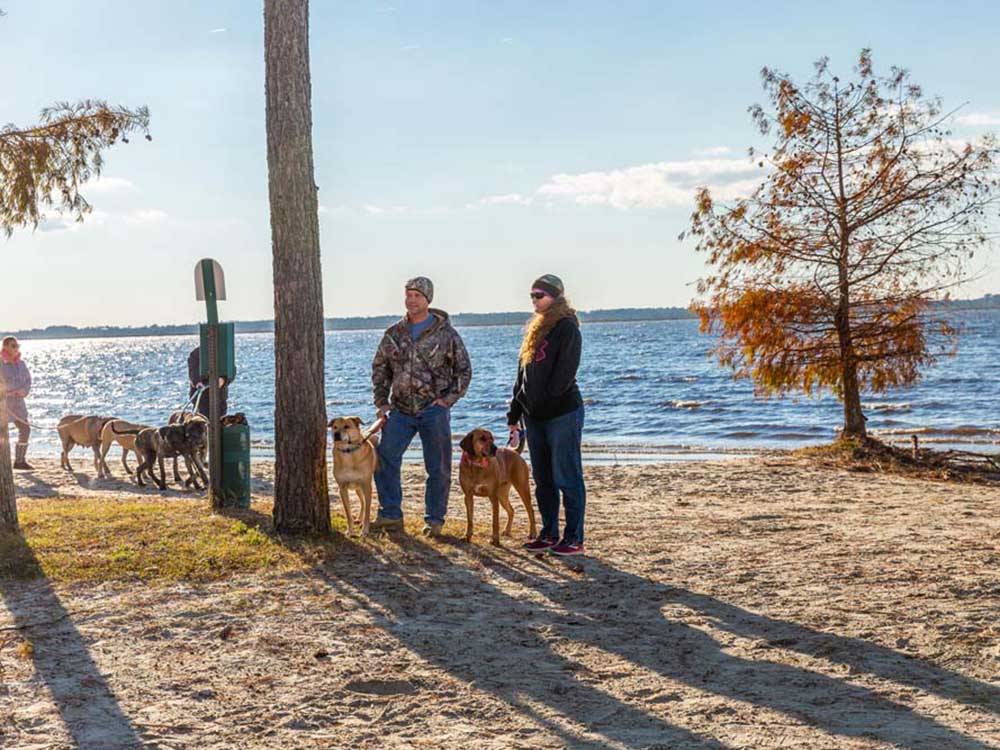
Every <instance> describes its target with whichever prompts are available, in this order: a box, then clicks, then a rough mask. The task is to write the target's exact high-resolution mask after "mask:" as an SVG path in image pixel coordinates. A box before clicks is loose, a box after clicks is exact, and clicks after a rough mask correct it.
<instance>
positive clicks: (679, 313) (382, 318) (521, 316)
mask: <svg viewBox="0 0 1000 750" xmlns="http://www.w3.org/2000/svg"><path fill="white" fill-rule="evenodd" d="M938 307H940V308H943V309H946V310H955V311H963V312H964V311H976V310H980V311H985V310H997V309H1000V294H987V295H986V296H985V297H979V298H977V299H969V300H949V301H946V302H939V303H938ZM530 315H531V313H530V312H528V311H524V312H502V313H458V314H456V315H453V316H451V320H452V323H453V324H454V325H456V326H458V327H461V328H486V327H496V326H511V325H517V326H521V325H524V323H525V322H526V321H527V320H528V317H529V316H530ZM399 318H400V316H399V315H373V316H367V317H357V318H327V319H326V320H325V321H324V327H325V330H327V331H380V330H384V329H385V328H387V327H388V326H390V325H392V324H393V323H395V322H396V321H397V320H399ZM580 318H581V320H582V321H583V322H584V323H651V322H658V321H664V320H694V319H697V316H696V315H695V314H694V313H692V312H691V311H690V310H688V309H686V308H683V307H636V308H615V309H609V310H591V311H583V312H581V313H580ZM235 326H236V333H238V334H242V333H274V321H273V320H247V321H235ZM0 333H3V334H4V335H7V334H6V332H3V331H0ZM197 333H198V324H197V323H186V324H179V325H164V326H161V325H150V326H134V327H123V326H85V327H82V328H78V327H76V326H47V327H46V328H32V329H27V330H21V331H12V332H11V333H10V335H13V336H17V338H19V339H23V340H25V341H31V340H43V339H99V338H139V337H143V336H194V335H196V334H197Z"/></svg>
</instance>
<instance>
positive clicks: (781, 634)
mask: <svg viewBox="0 0 1000 750" xmlns="http://www.w3.org/2000/svg"><path fill="white" fill-rule="evenodd" d="M399 543H400V544H401V546H402V547H403V548H404V550H406V552H407V553H409V555H410V556H411V557H412V558H413V561H412V563H411V564H410V565H407V566H401V565H398V564H394V563H391V562H387V561H385V560H384V559H382V558H379V557H376V556H375V555H373V554H372V553H371V551H370V550H369V549H368V548H366V547H364V546H362V545H357V544H353V543H350V542H348V543H347V544H345V546H344V548H343V549H342V552H341V555H340V556H339V557H338V559H337V560H336V561H334V562H333V563H331V564H330V565H328V566H327V568H326V569H325V570H324V571H323V575H324V577H325V578H326V580H327V581H328V583H330V584H331V585H332V586H334V587H335V588H337V589H338V591H341V592H342V593H345V594H347V595H351V589H354V590H355V591H356V592H357V594H360V596H357V595H355V598H356V600H357V601H358V602H361V603H364V604H366V606H368V607H369V609H370V611H371V612H372V614H373V616H374V617H375V620H376V622H377V623H378V624H379V625H380V626H381V627H383V628H384V629H385V630H386V631H388V632H390V633H391V634H393V635H394V636H395V637H397V638H398V639H399V640H400V641H401V642H402V643H403V644H405V646H406V647H407V648H409V649H410V650H412V651H413V652H415V653H417V654H419V655H420V656H422V657H423V658H425V659H427V660H429V661H430V662H432V663H434V664H436V665H438V666H439V667H441V668H442V669H444V670H446V671H447V672H448V673H450V674H452V675H453V676H455V677H456V678H458V679H460V680H463V681H465V682H467V683H475V685H476V687H477V688H480V689H484V690H489V691H490V692H492V693H493V694H494V695H496V696H497V697H499V698H501V699H503V700H504V701H506V702H507V703H508V704H510V705H511V706H512V707H513V708H515V709H516V710H518V711H519V712H521V713H522V714H523V715H525V716H529V717H531V718H532V719H533V720H535V721H536V722H538V723H539V724H542V725H544V726H546V727H547V728H548V729H549V730H550V731H552V732H553V733H555V734H557V735H559V736H561V737H562V738H563V739H564V740H565V741H567V742H568V743H569V744H570V745H571V746H572V747H604V746H606V742H605V741H610V742H617V743H621V744H624V745H625V746H628V747H640V746H648V737H649V730H651V729H654V730H655V732H656V734H657V736H658V737H659V740H658V741H659V742H661V743H663V746H664V747H685V748H688V747H690V748H720V747H724V745H723V744H721V743H720V742H718V741H716V740H714V739H712V738H709V737H702V736H698V735H696V734H693V733H691V732H690V731H688V730H686V729H684V728H681V727H677V726H674V725H671V724H669V723H667V722H666V721H665V720H664V719H663V718H661V716H660V715H657V713H654V712H653V710H654V709H652V707H651V706H649V704H645V705H646V706H647V708H646V709H645V710H644V708H642V707H640V706H641V705H643V704H644V701H643V699H642V698H637V699H636V702H634V703H628V702H625V701H623V700H620V699H618V698H616V697H614V696H612V695H610V694H609V693H607V692H605V691H603V690H601V689H600V687H598V686H597V684H596V681H595V680H594V679H591V680H590V681H589V682H588V681H584V679H583V678H582V677H581V676H578V673H579V672H581V670H582V671H583V672H586V670H585V668H583V667H582V665H580V664H579V663H577V662H575V661H573V660H571V659H570V658H567V657H565V656H563V655H561V654H560V653H557V652H556V651H555V650H553V647H552V645H551V644H552V642H553V641H561V642H563V643H565V644H569V646H570V647H572V646H574V645H575V646H582V647H585V648H589V649H592V650H600V651H604V652H606V653H608V654H610V655H613V656H615V657H619V658H621V659H624V660H626V661H628V662H630V663H631V664H633V665H635V666H636V667H638V668H639V671H637V674H638V675H641V673H642V671H646V672H651V673H655V674H657V675H660V676H662V677H665V678H667V679H669V680H671V681H675V682H679V683H685V684H688V685H690V686H691V687H693V688H695V689H697V690H699V691H702V692H704V693H710V694H714V695H717V696H722V697H726V698H731V699H734V700H738V701H741V702H744V703H747V704H751V705H755V706H758V707H760V708H762V709H768V710H772V711H776V712H779V713H782V714H784V715H786V716H790V717H792V718H793V719H794V720H797V721H799V722H802V723H805V724H808V725H811V726H813V727H816V728H818V729H820V730H822V731H824V732H826V733H829V734H831V735H835V736H840V737H844V738H862V737H864V738H871V739H875V740H879V741H882V742H886V743H890V744H892V745H893V746H895V747H900V748H911V749H912V750H918V749H920V750H924V749H926V750H930V749H931V748H933V749H934V750H944V749H945V748H949V749H950V748H961V749H963V750H986V749H987V748H988V747H989V746H988V745H986V744H984V743H982V742H980V741H978V740H975V739H973V738H970V737H967V736H965V735H963V734H961V733H960V732H957V731H955V730H953V729H951V728H950V727H947V726H945V725H943V724H941V723H939V722H937V721H935V720H934V719H933V718H930V717H928V716H926V715H922V714H920V713H917V712H916V711H914V710H913V709H912V708H910V707H909V706H906V705H903V704H901V703H898V702H895V701H893V700H890V699H888V698H886V697H885V696H883V695H880V694H879V693H877V692H875V691H873V690H871V689H869V688H866V687H863V686H859V685H855V684H851V683H850V682H849V681H848V680H845V679H838V678H834V677H831V676H829V675H827V674H824V673H822V672H819V671H813V670H809V669H806V668H802V667H797V666H791V665H787V664H781V663H778V662H775V661H768V660H767V659H766V657H762V658H760V659H747V658H742V657H740V656H735V655H732V654H729V653H726V651H725V650H724V648H723V646H722V644H720V643H719V642H718V641H717V640H715V639H714V638H712V637H711V636H709V635H708V634H707V633H705V632H703V631H702V630H700V629H698V628H696V627H693V626H691V625H688V624H686V623H684V622H678V621H672V620H670V619H669V618H668V617H666V616H664V614H663V612H662V610H663V608H664V607H666V606H669V605H681V606H684V607H686V608H688V609H690V610H693V611H695V612H697V613H699V614H700V615H701V616H703V617H705V618H709V619H711V620H712V621H713V623H714V624H715V625H716V626H717V627H719V628H721V629H723V630H726V631H728V632H730V633H733V634H736V635H739V636H741V637H744V638H753V639H759V640H760V641H761V642H762V643H763V644H764V652H765V653H766V650H767V649H768V648H779V647H780V648H790V649H793V650H797V651H799V652H801V653H805V654H811V655H814V656H818V657H822V658H825V659H827V660H831V661H834V662H838V663H841V664H847V665H850V667H851V668H852V669H853V670H856V671H865V672H869V673H872V674H875V675H877V676H878V677H881V678H884V679H887V680H892V681H894V682H897V683H900V684H903V685H907V686H912V687H915V688H919V689H922V690H926V691H928V692H933V693H936V694H938V695H942V696H943V697H946V698H949V699H951V700H955V701H959V702H964V703H969V704H974V705H976V706H980V707H984V708H988V709H990V710H992V711H996V710H997V708H998V706H1000V697H998V695H1000V692H998V690H997V688H995V687H993V686H991V685H988V684H986V683H981V682H977V681H975V680H972V679H969V678H967V677H964V676H963V675H960V674H958V673H955V672H950V671H948V670H945V669H941V668H939V667H937V666H935V665H933V664H931V663H929V662H925V661H920V660H916V659H911V658H908V657H906V656H904V655H902V654H898V653H896V652H893V651H892V650H891V649H886V648H883V647H879V646H876V645H873V644H869V643H867V642H865V641H860V640H858V639H851V638H842V637H839V636H836V635H831V634H828V633H823V632H821V631H814V630H810V629H809V628H806V627H803V626H800V625H797V624H795V623H788V622H783V621H780V620H774V619H770V618H766V617H762V616H759V615H755V614H753V613H751V612H747V611H746V610H742V609H740V608H739V607H734V606H732V605H729V604H727V603H725V602H722V601H719V600H717V599H714V598H712V597H708V596H704V595H701V594H696V593H693V592H689V591H685V590H684V589H680V588H676V587H671V586H666V585H663V584H659V583H656V582H655V581H651V580H649V579H647V578H644V577H641V576H636V575H633V574H631V573H627V572H624V571H621V570H618V569H616V568H614V567H612V566H609V565H607V564H606V563H602V562H600V561H597V560H588V561H586V562H585V563H584V565H583V566H582V567H581V569H580V570H578V571H572V570H570V569H567V568H564V567H562V566H552V565H551V564H547V563H539V562H537V561H535V560H534V559H533V558H531V557H527V556H525V555H521V554H517V553H510V552H494V551H492V550H482V549H480V548H470V552H469V558H470V559H469V560H468V562H470V563H472V564H473V567H476V563H478V565H481V566H482V567H483V568H485V569H486V570H487V571H488V572H487V574H486V575H480V574H478V573H476V572H475V571H474V570H472V569H470V568H469V567H468V566H467V565H466V564H464V563H465V562H466V561H460V562H458V563H456V562H454V561H452V560H451V559H449V558H448V557H447V556H446V555H444V554H442V553H440V552H438V551H437V550H435V549H434V548H433V547H431V546H429V545H427V544H425V543H423V542H422V541H420V540H418V539H415V538H412V537H403V538H401V539H400V540H399ZM542 565H545V566H546V570H547V572H548V575H545V576H543V575H540V573H541V572H542V569H541V567H540V566H542ZM489 573H492V574H494V575H496V576H500V577H502V578H506V579H508V580H510V581H513V582H516V583H517V584H519V585H522V586H527V587H529V588H531V589H533V590H534V592H535V593H536V594H537V595H538V596H536V597H532V598H531V599H528V598H515V597H512V596H510V595H509V594H508V593H506V592H504V591H503V590H502V589H501V588H500V587H499V586H497V585H496V584H494V583H490V580H489V579H490V577H491V576H490V575H489ZM539 598H540V599H542V601H541V602H540V601H538V599H539ZM487 603H488V604H489V606H484V605H485V604H487ZM498 610H500V611H504V612H508V613H509V616H508V618H507V621H506V622H505V623H504V626H505V627H504V628H503V631H504V632H505V635H506V636H509V637H510V638H516V639H517V640H518V642H519V643H520V644H521V646H522V648H523V650H524V653H525V654H526V656H525V662H524V663H523V664H521V665H520V668H519V669H514V670H511V669H510V665H509V663H507V664H502V663H501V662H498V660H497V659H496V654H497V651H498V650H499V649H503V648H504V646H505V644H504V643H503V642H501V643H498V642H497V641H496V638H495V637H494V636H493V635H492V634H493V633H495V629H486V628H480V627H477V624H479V623H482V618H483V614H484V612H487V611H489V612H496V611H498ZM581 625H588V626H591V627H581ZM539 630H543V631H544V632H545V633H547V637H546V638H542V637H541V636H540V635H539V632H538V631H539ZM553 676H556V677H558V679H557V680H553V679H541V677H548V678H551V677H553ZM532 704H534V705H535V706H539V705H541V706H545V707H546V708H547V709H548V711H550V712H552V713H556V714H561V715H562V716H563V717H565V719H568V720H569V721H570V722H572V723H573V724H576V725H577V726H581V727H586V728H587V730H588V731H589V732H590V733H591V734H595V735H598V736H599V737H601V738H602V741H595V740H588V739H584V738H583V737H581V736H579V735H577V734H576V733H575V732H574V731H572V730H570V729H567V728H565V727H564V726H563V725H562V723H561V722H560V723H555V722H553V721H552V720H550V719H547V718H545V717H543V716H541V715H539V712H538V711H537V710H536V709H535V708H532ZM656 710H657V711H658V713H660V714H663V715H666V714H667V712H668V711H669V708H666V707H663V706H662V705H661V706H660V707H659V708H658V709H656ZM632 730H643V731H641V732H639V731H632Z"/></svg>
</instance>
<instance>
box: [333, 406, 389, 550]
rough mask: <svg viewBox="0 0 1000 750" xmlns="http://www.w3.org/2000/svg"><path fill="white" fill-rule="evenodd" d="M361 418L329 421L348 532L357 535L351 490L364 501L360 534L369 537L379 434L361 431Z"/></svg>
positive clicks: (362, 502) (335, 474) (341, 418)
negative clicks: (355, 532) (352, 510)
mask: <svg viewBox="0 0 1000 750" xmlns="http://www.w3.org/2000/svg"><path fill="white" fill-rule="evenodd" d="M362 424H363V422H362V421H361V417H338V418H337V419H331V420H330V429H331V430H333V478H334V479H336V480H337V486H338V487H339V488H340V501H341V502H342V503H343V504H344V515H345V516H346V517H347V533H348V534H349V535H350V536H354V519H353V518H352V517H351V497H350V490H352V489H353V490H354V491H355V492H356V493H357V495H358V498H359V499H360V500H361V535H362V536H368V530H369V525H370V523H371V521H370V519H371V510H372V479H373V477H374V476H375V469H376V468H378V453H377V452H376V451H375V446H376V445H378V437H377V436H372V437H367V438H366V437H365V436H364V435H362V434H361V425H362Z"/></svg>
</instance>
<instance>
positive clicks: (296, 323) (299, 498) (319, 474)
mask: <svg viewBox="0 0 1000 750" xmlns="http://www.w3.org/2000/svg"><path fill="white" fill-rule="evenodd" d="M264 63H265V96H266V100H267V169H268V190H269V194H270V200H271V243H272V249H273V254H274V360H275V369H274V375H275V414H274V434H275V478H274V524H275V528H276V529H277V530H278V531H281V532H286V533H295V534H299V533H328V532H329V531H330V498H329V495H328V493H327V473H326V396H325V391H324V384H323V377H324V335H323V284H322V277H321V274H320V250H319V215H318V206H317V200H316V184H315V181H314V178H313V154H312V109H311V103H310V97H311V83H310V77H309V2H308V0H264Z"/></svg>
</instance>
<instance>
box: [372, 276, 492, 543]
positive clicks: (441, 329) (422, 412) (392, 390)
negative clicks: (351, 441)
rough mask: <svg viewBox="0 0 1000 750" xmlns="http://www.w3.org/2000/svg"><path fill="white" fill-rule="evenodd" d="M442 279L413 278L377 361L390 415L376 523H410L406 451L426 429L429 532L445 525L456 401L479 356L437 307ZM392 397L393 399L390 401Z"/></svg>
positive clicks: (382, 406) (382, 408)
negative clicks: (405, 501) (403, 478)
mask: <svg viewBox="0 0 1000 750" xmlns="http://www.w3.org/2000/svg"><path fill="white" fill-rule="evenodd" d="M433 299H434V284H433V283H432V282H431V280H430V279H428V278H425V277H423V276H418V277H417V278H415V279H410V280H409V281H407V282H406V315H405V316H404V317H403V319H402V320H400V321H399V322H398V323H396V324H394V325H392V326H390V327H389V328H388V329H386V332H385V334H384V335H383V336H382V341H381V343H380V344H379V346H378V350H377V351H376V352H375V359H374V360H373V361H372V390H373V395H374V400H375V408H376V409H378V415H379V417H386V416H387V417H388V421H387V422H386V423H385V426H384V427H383V428H382V438H381V440H380V441H379V446H378V468H377V469H376V471H375V486H376V487H377V488H378V502H379V510H378V518H376V519H375V521H374V522H373V523H372V528H373V529H386V530H397V529H402V528H403V510H402V502H403V488H402V481H401V478H400V472H401V469H402V462H403V454H404V453H405V452H406V449H407V448H408V447H409V445H410V443H411V442H412V441H413V438H414V436H415V435H417V434H418V433H419V434H420V443H421V446H422V448H423V453H424V468H425V469H426V471H427V482H426V487H425V490H424V511H425V515H424V521H425V526H424V534H428V535H431V536H437V535H438V534H440V533H441V529H442V528H443V527H444V516H445V513H447V511H448V491H449V489H450V487H451V453H452V445H451V408H452V407H453V406H454V405H455V403H456V402H457V401H458V400H459V399H460V398H462V396H464V395H465V392H466V390H467V389H468V388H469V382H470V381H471V380H472V363H471V362H470V360H469V354H468V352H467V351H466V349H465V344H464V343H463V342H462V337H461V336H459V335H458V332H457V331H456V330H455V329H454V328H452V326H451V322H450V321H449V319H448V313H446V312H444V311H443V310H437V309H434V308H431V306H430V304H431V301H432V300H433ZM390 397H391V401H390Z"/></svg>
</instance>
